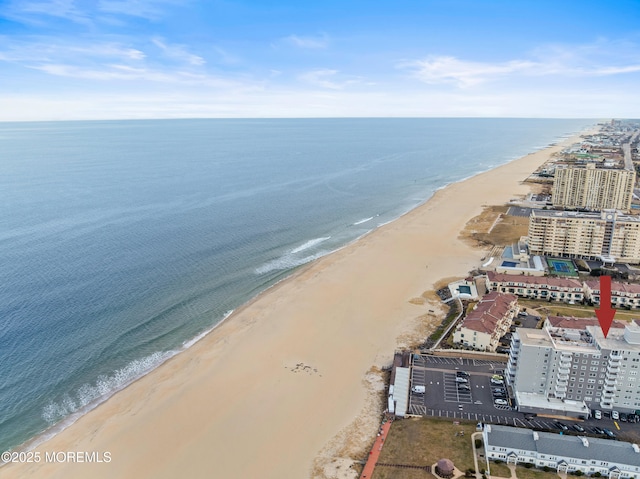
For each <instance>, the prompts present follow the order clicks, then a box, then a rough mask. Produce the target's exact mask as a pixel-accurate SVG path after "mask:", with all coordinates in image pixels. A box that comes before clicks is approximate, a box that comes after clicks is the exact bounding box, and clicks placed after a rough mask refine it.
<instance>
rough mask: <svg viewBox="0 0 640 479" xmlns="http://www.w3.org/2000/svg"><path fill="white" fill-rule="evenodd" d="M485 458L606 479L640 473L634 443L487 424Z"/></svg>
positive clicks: (484, 431) (638, 451)
mask: <svg viewBox="0 0 640 479" xmlns="http://www.w3.org/2000/svg"><path fill="white" fill-rule="evenodd" d="M482 437H483V439H484V445H485V451H486V453H487V458H488V459H491V460H494V461H498V460H500V461H504V462H506V463H507V464H533V465H535V466H536V467H539V468H544V467H549V468H551V469H555V470H556V471H558V472H559V473H567V472H575V471H582V475H585V476H592V477H593V475H598V476H602V477H603V478H608V479H623V478H636V477H639V476H640V448H639V447H638V445H637V444H631V443H629V442H622V441H610V440H607V439H596V438H591V437H589V438H587V437H576V436H569V435H560V434H554V433H549V432H537V431H532V430H530V429H522V428H517V427H509V426H497V425H494V424H487V425H486V426H484V428H483V431H482Z"/></svg>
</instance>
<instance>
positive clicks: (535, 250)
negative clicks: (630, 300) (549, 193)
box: [529, 210, 640, 263]
mask: <svg viewBox="0 0 640 479" xmlns="http://www.w3.org/2000/svg"><path fill="white" fill-rule="evenodd" d="M529 251H530V252H531V254H539V255H550V256H565V257H571V258H587V259H597V260H602V261H605V262H614V261H619V262H629V263H638V262H640V218H639V217H637V216H630V215H624V214H622V213H621V212H619V211H615V210H605V211H602V212H599V213H595V212H590V213H582V212H574V211H553V210H533V211H532V212H531V216H530V217H529Z"/></svg>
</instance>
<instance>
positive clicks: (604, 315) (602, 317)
mask: <svg viewBox="0 0 640 479" xmlns="http://www.w3.org/2000/svg"><path fill="white" fill-rule="evenodd" d="M615 315H616V310H615V309H613V308H612V307H611V276H600V309H596V316H597V317H598V322H599V323H600V327H601V328H602V334H604V337H605V338H606V337H607V334H609V328H610V327H611V323H613V317H614V316H615Z"/></svg>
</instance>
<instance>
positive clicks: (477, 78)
mask: <svg viewBox="0 0 640 479" xmlns="http://www.w3.org/2000/svg"><path fill="white" fill-rule="evenodd" d="M632 46H635V45H632V44H628V43H623V44H619V43H617V42H607V41H604V40H602V39H600V40H598V41H597V42H595V43H593V44H586V45H575V46H572V47H567V46H563V45H549V46H545V47H539V48H538V49H536V50H535V51H534V52H533V53H532V54H531V55H529V57H530V58H517V59H513V60H509V61H504V62H480V61H471V60H463V59H459V58H456V57H453V56H429V57H427V58H425V59H419V60H413V61H405V62H401V63H400V64H398V67H399V68H402V69H407V70H409V71H411V72H412V75H413V76H414V77H415V78H417V79H419V80H421V81H423V82H424V83H429V84H447V83H448V84H454V85H456V86H457V87H459V88H470V87H473V86H476V85H479V84H481V83H487V82H494V81H499V80H502V79H508V80H513V79H516V78H519V79H522V78H524V77H532V78H533V77H537V78H540V77H554V76H555V77H570V78H574V79H576V78H588V77H602V76H612V75H623V74H629V73H636V72H639V71H640V54H639V53H638V48H637V46H635V48H632ZM623 47H624V48H623Z"/></svg>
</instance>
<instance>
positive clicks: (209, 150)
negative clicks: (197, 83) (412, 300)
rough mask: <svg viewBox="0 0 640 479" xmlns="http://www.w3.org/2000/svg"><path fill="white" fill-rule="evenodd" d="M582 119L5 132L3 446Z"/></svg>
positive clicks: (251, 122)
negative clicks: (442, 192)
mask: <svg viewBox="0 0 640 479" xmlns="http://www.w3.org/2000/svg"><path fill="white" fill-rule="evenodd" d="M593 124H594V121H592V120H558V119H554V120H547V119H277V120H276V119H246V120H147V121H90V122H42V123H0V167H1V170H0V171H1V172H0V258H1V263H0V451H4V450H8V449H11V448H13V447H16V446H18V445H20V444H23V443H24V442H25V441H27V440H29V439H32V438H34V437H39V438H40V439H44V438H46V437H48V436H50V435H52V434H55V432H56V431H57V430H59V429H60V428H62V427H64V426H65V425H67V424H68V423H70V422H72V421H74V420H75V419H76V418H77V417H79V416H80V415H82V414H84V413H85V412H86V411H88V410H90V409H91V408H93V407H95V406H96V405H97V404H99V403H100V402H102V401H104V400H105V399H107V398H108V397H109V396H111V395H113V394H114V393H115V392H117V391H118V390H120V389H122V388H123V387H125V386H126V385H127V384H129V383H131V382H132V381H134V380H136V379H137V378H139V377H140V376H142V375H144V374H146V373H148V372H149V371H150V370H152V369H154V368H156V367H157V366H158V365H160V364H161V363H162V362H164V361H166V360H167V359H168V358H170V357H171V356H173V355H175V354H178V353H179V352H180V351H183V350H185V349H187V348H188V347H189V346H190V345H192V344H193V343H194V342H196V341H197V340H198V339H199V338H201V337H202V336H203V335H205V334H206V333H207V332H208V331H210V330H211V329H212V328H213V327H215V325H216V324H218V323H219V322H220V321H222V320H224V319H225V318H226V317H227V316H228V315H229V314H230V313H231V312H232V311H233V310H234V309H235V308H237V307H239V306H241V305H242V304H244V303H246V302H247V301H248V300H250V299H251V298H253V297H255V296H256V295H257V294H259V293H260V292H262V291H264V290H265V289H267V288H268V287H269V286H271V285H273V284H275V283H276V282H278V281H280V280H282V279H283V278H285V277H287V276H288V275H290V274H291V273H292V272H293V271H294V270H295V269H296V268H298V267H300V266H302V265H304V264H306V263H308V262H310V261H313V260H314V259H317V258H320V257H321V256H324V255H326V254H329V253H330V252H332V251H335V250H336V249H339V248H341V247H343V246H344V245H346V244H348V243H350V242H352V241H354V240H356V239H357V238H359V237H360V236H362V235H365V234H367V233H368V232H370V231H372V230H375V229H376V228H378V227H379V226H380V225H383V224H385V223H388V222H390V221H393V220H394V219H396V218H398V217H399V216H400V215H402V214H403V213H406V212H407V211H409V210H411V209H413V208H414V207H416V206H418V205H420V204H421V203H423V202H424V201H426V200H427V199H428V198H429V197H430V196H431V195H432V194H433V193H434V192H435V191H436V190H437V189H439V188H442V187H444V186H446V185H447V184H449V183H452V182H455V181H459V180H461V179H464V178H467V177H469V176H472V175H475V174H477V173H479V172H482V171H485V170H487V169H490V168H493V167H495V166H497V165H500V164H503V163H506V162H508V161H510V160H512V159H515V158H517V157H520V156H523V155H525V154H527V153H529V152H531V151H534V150H537V149H540V148H543V147H545V146H547V145H549V144H551V143H554V142H556V141H559V140H561V139H564V138H566V137H567V136H569V135H570V134H573V133H576V132H577V131H580V130H582V129H583V128H585V127H587V126H591V125H593Z"/></svg>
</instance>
